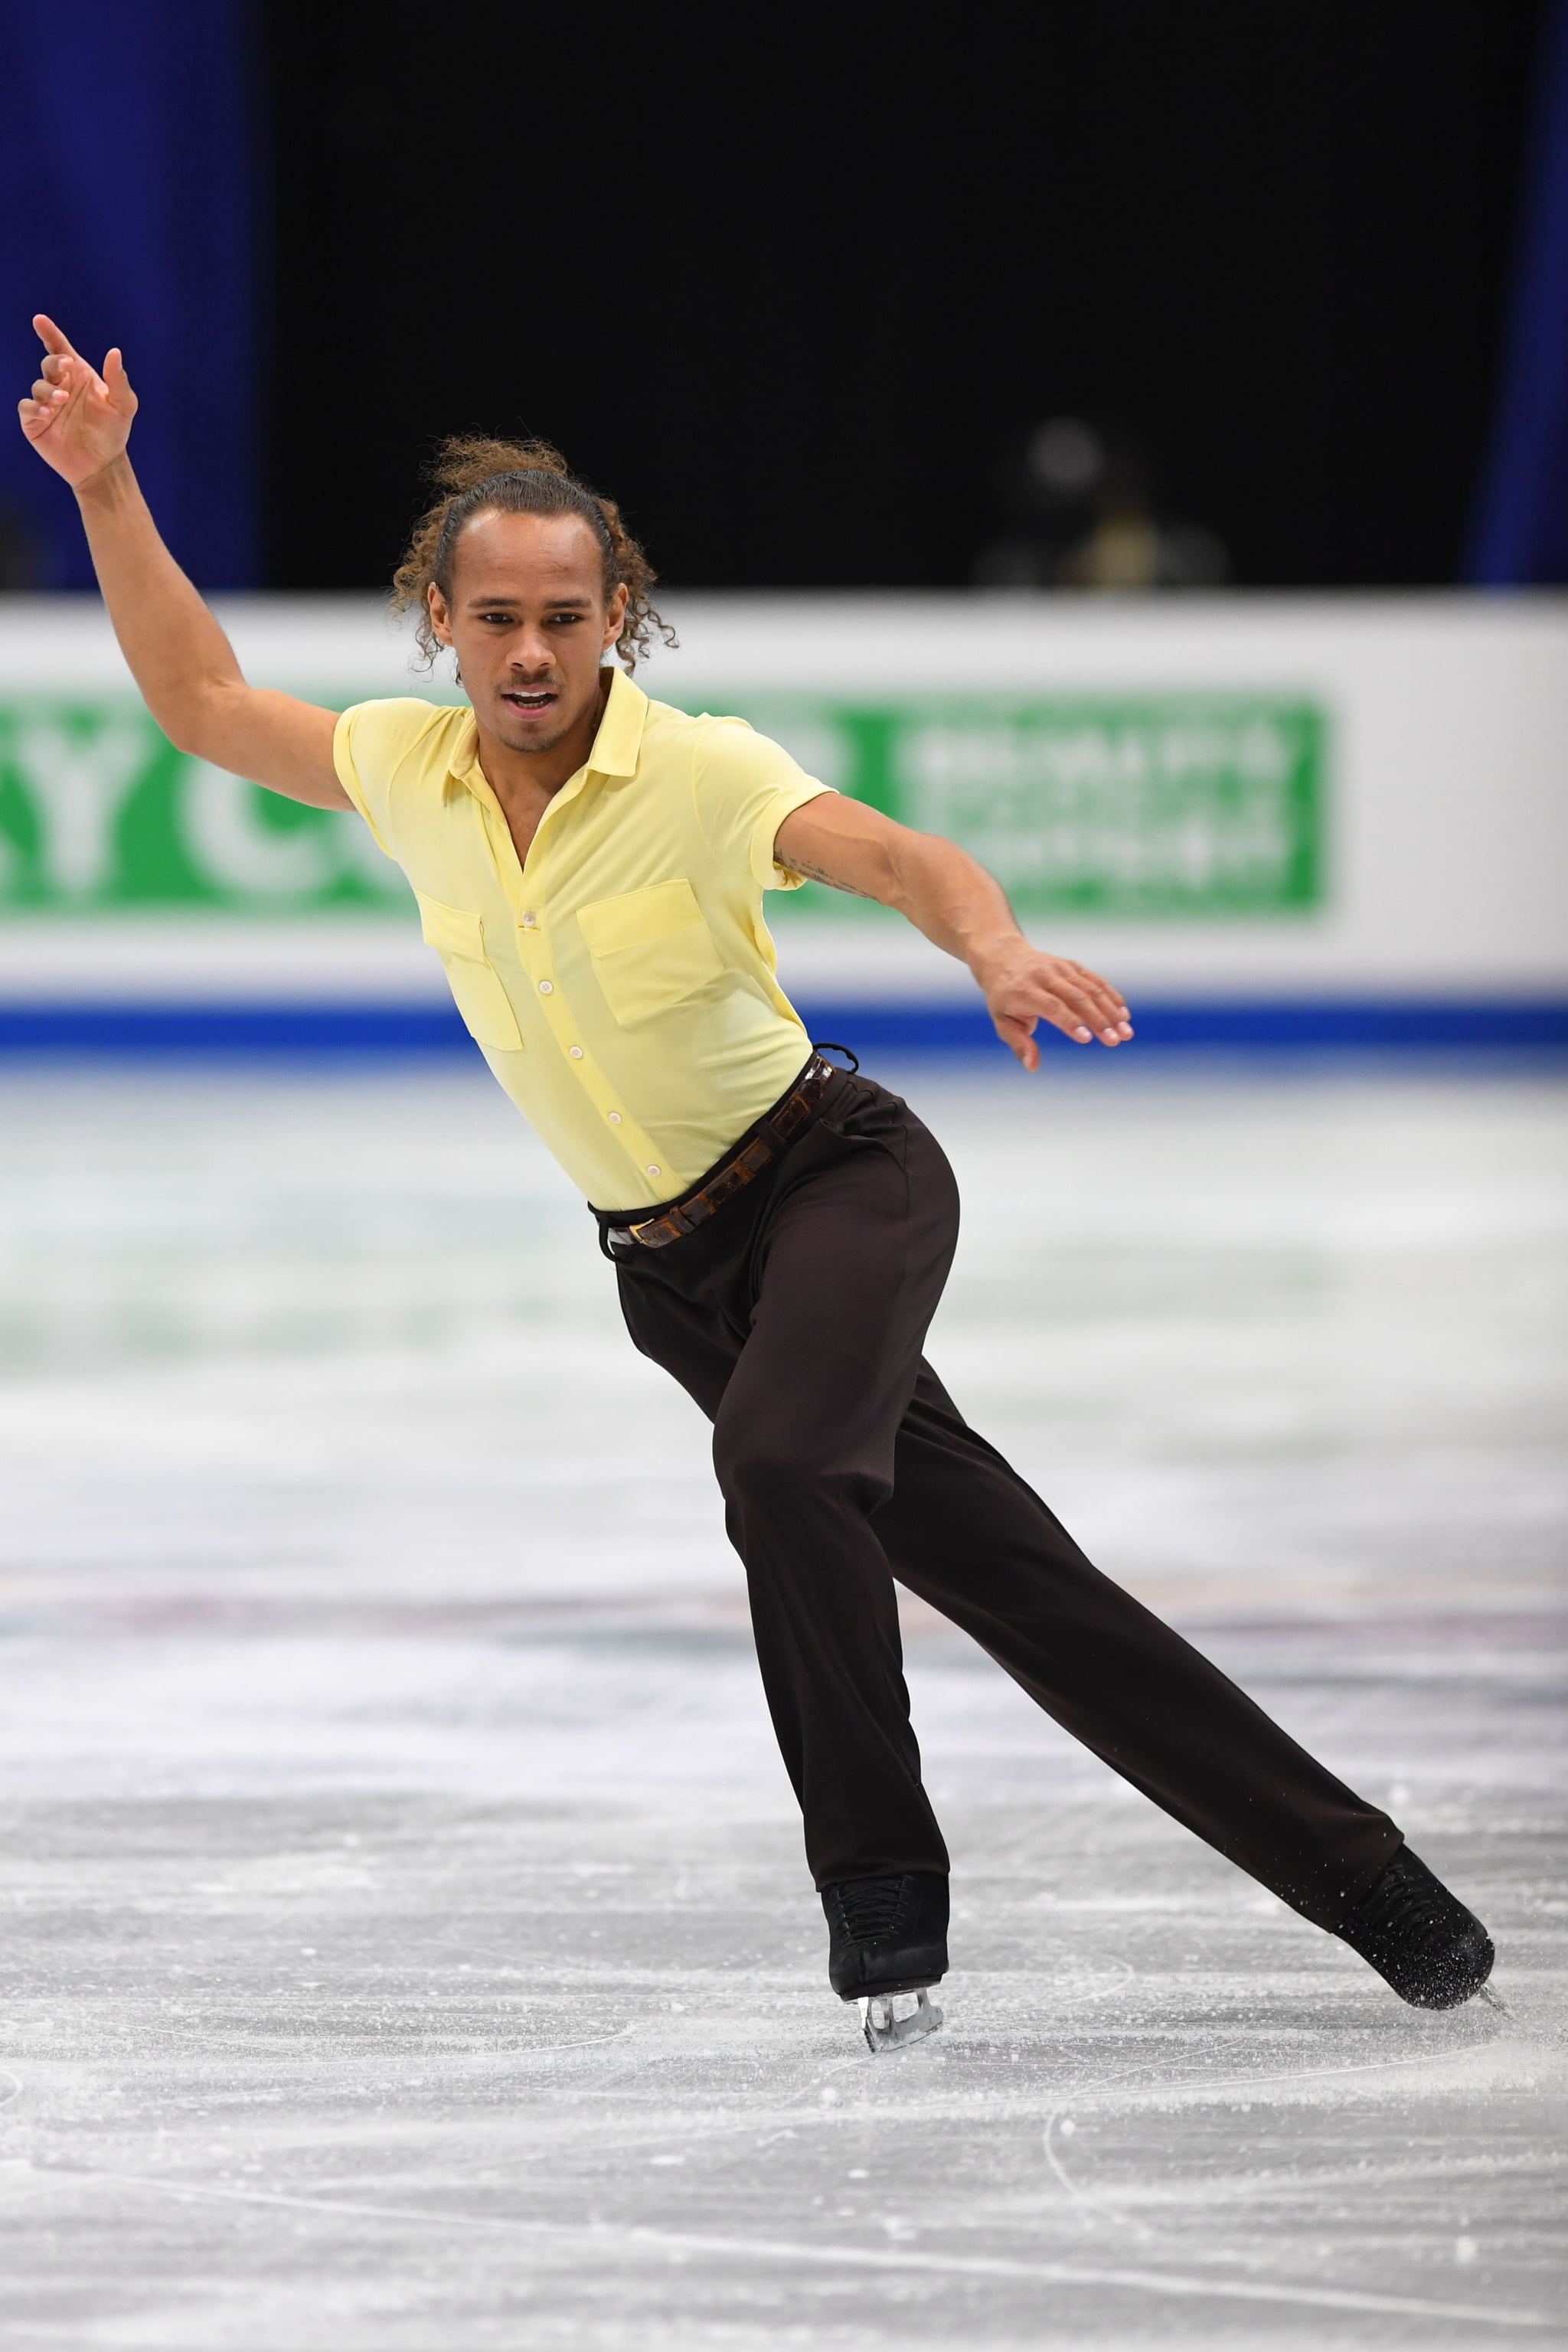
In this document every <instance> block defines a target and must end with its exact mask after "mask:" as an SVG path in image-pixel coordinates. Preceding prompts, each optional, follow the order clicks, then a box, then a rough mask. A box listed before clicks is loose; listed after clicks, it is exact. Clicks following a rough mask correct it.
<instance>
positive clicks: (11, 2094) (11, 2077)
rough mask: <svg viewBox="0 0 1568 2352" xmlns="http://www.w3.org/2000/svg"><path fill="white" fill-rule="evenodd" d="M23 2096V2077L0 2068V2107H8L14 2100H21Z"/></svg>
mask: <svg viewBox="0 0 1568 2352" xmlns="http://www.w3.org/2000/svg"><path fill="white" fill-rule="evenodd" d="M21 2095H22V2083H21V2077H20V2076H19V2075H16V2074H8V2073H7V2072H6V2071H5V2068H4V2067H0V2107H8V2106H9V2105H10V2104H11V2102H12V2100H13V2099H19V2098H20V2097H21Z"/></svg>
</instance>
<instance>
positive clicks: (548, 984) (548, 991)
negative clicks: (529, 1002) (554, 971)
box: [539, 980, 555, 996]
mask: <svg viewBox="0 0 1568 2352" xmlns="http://www.w3.org/2000/svg"><path fill="white" fill-rule="evenodd" d="M539 993H540V994H541V996H553V995H554V993H555V982H553V981H552V980H542V981H541V982H540V983H539Z"/></svg>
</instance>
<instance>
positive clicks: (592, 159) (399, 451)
mask: <svg viewBox="0 0 1568 2352" xmlns="http://www.w3.org/2000/svg"><path fill="white" fill-rule="evenodd" d="M1541 17H1542V11H1541V8H1540V7H1539V6H1538V5H1530V0H1475V5H1468V0H1465V4H1464V5H1456V0H1438V5H1433V0H1373V5H1370V6H1369V5H1366V0H1360V5H1339V0H1318V5H1313V6H1312V7H1310V8H1292V9H1290V10H1289V11H1288V12H1287V11H1285V10H1283V9H1281V8H1279V7H1274V6H1269V5H1258V0H1246V5H1218V0H1183V5H1180V6H1175V5H1170V0H1094V5H1083V0H1076V5H1070V6H1069V5H1037V6H1034V7H1029V8H1011V7H1007V8H1002V7H989V8H987V7H984V6H983V7H979V8H974V9H971V10H969V11H967V12H963V11H958V12H954V13H953V14H952V16H947V15H945V14H944V15H943V16H940V17H931V18H928V17H925V16H911V15H910V14H909V13H907V12H905V11H901V10H900V11H895V10H892V9H853V8H845V7H837V8H827V7H819V6H806V7H795V8H793V9H790V10H781V11H769V12H760V11H755V10H744V9H738V8H734V7H732V6H731V7H726V8H722V9H720V8H717V7H710V6H707V5H691V6H683V7H679V8H677V9H673V10H670V11H667V12H663V13H659V14H655V15H651V16H631V15H629V14H626V13H608V12H595V13H593V14H589V12H587V11H579V12H576V13H574V14H573V15H571V16H564V15H560V14H557V15H552V14H550V13H549V12H545V11H538V10H513V11H501V10H490V9H486V10H476V9H469V10H454V11H450V12H447V13H443V12H439V11H433V10H431V9H430V8H428V7H427V6H411V5H402V0H375V5H359V0H332V5H322V0H269V5H266V6H264V7H263V8H262V9H261V11H260V20H259V27H258V38H259V39H260V41H261V44H262V47H263V51H264V56H263V58H262V60H261V67H262V71H261V85H262V89H263V91H264V110H263V120H262V140H263V163H264V171H266V172H268V173H269V176H270V201H269V207H268V211H269V226H268V240H269V250H268V253H267V257H266V264H267V268H268V283H269V289H270V290H269V295H268V313H267V316H266V322H265V324H266V331H265V339H264V340H265V346H266V349H267V351H268V361H267V364H266V370H265V373H264V379H263V412H262V428H261V429H262V461H263V480H264V501H263V516H264V536H263V577H264V580H265V582H266V584H268V585H269V586H273V587H278V588H295V589H312V588H335V587H358V586H363V585H366V584H369V583H376V582H380V581H383V580H384V579H385V577H386V575H387V574H388V573H389V572H390V571H391V569H392V566H393V564H394V563H395V561H396V558H397V556H398V553H399V551H400V549H401V545H402V541H403V537H404V533H405V526H406V524H407V523H408V521H409V520H410V519H411V517H412V516H413V514H414V513H415V512H416V509H417V508H418V506H419V504H420V503H421V482H420V467H421V464H422V462H423V461H424V459H425V458H426V457H427V456H428V453H429V450H430V447H431V446H432V444H433V442H434V440H435V439H436V438H437V436H439V435H441V434H443V433H445V432H449V431H452V430H456V429H461V428H464V427H471V426H479V427H483V428H486V429H488V430H492V431H507V432H510V431H511V430H513V429H515V428H517V427H520V426H525V427H527V428H528V429H529V430H531V431H532V432H537V433H542V434H544V435H546V436H550V437H552V438H553V439H555V440H557V441H558V442H559V443H560V444H561V445H562V446H563V447H564V449H565V451H566V453H567V456H568V457H570V459H571V460H572V462H573V463H574V466H575V467H577V468H578V469H579V470H580V471H581V472H583V473H584V474H585V475H586V476H587V477H588V478H590V479H591V480H593V481H594V482H595V484H596V485H597V486H598V487H599V488H603V489H605V490H608V491H610V492H611V493H612V494H613V495H615V496H616V497H617V498H619V499H620V500H621V502H622V504H623V506H624V507H625V509H626V512H627V516H628V519H629V520H630V521H631V523H632V525H633V527H634V529H636V530H638V531H639V532H640V533H641V535H642V536H643V537H644V539H645V540H646V541H647V545H648V548H649V551H650V553H651V554H652V556H653V559H654V561H655V562H656V563H657V564H658V567H659V569H660V571H661V572H662V573H663V575H664V577H665V578H666V580H667V581H668V582H670V583H678V584H681V585H692V586H710V585H711V586H717V585H773V584H778V585H797V586H841V587H850V586H869V585H900V586H941V585H948V584H957V583H963V582H966V581H967V580H969V579H970V578H971V576H972V573H973V565H974V562H975V560H976V556H977V553H978V551H980V550H981V549H982V548H983V547H984V545H985V543H986V542H987V541H990V540H992V539H993V538H994V536H995V534H996V532H997V531H998V530H999V529H1001V528H1003V525H1004V515H1003V510H1002V507H1001V505H1000V503H999V493H998V488H997V471H998V466H999V463H1000V462H1001V461H1002V459H1003V458H1004V457H1005V453H1006V451H1007V450H1008V448H1009V447H1010V446H1014V445H1015V444H1016V441H1017V439H1018V437H1019V436H1021V435H1022V434H1023V433H1024V432H1026V430H1027V428H1028V427H1030V426H1031V425H1035V424H1036V423H1037V422H1038V421H1039V420H1040V419H1042V418H1044V417H1047V416H1050V415H1055V414H1058V413H1062V412H1069V413H1074V414H1078V415H1087V416H1089V417H1090V418H1091V419H1093V420H1095V421H1096V422H1098V423H1100V424H1102V425H1103V424H1109V425H1113V426H1120V427H1121V428H1122V429H1123V430H1124V431H1129V432H1131V434H1132V435H1133V436H1136V438H1137V440H1138V441H1139V442H1140V443H1141V444H1142V447H1143V448H1144V450H1145V451H1146V453H1147V455H1148V457H1149V459H1150V462H1151V468H1152V488H1153V494H1154V497H1155V500H1156V503H1157V504H1158V506H1159V508H1160V509H1162V511H1163V512H1164V513H1166V514H1167V515H1170V516H1173V517H1174V518H1176V519H1178V520H1185V521H1188V522H1191V523H1194V524H1198V525H1201V526H1203V527H1205V528H1206V529H1207V530H1210V531H1212V532H1213V533H1215V534H1216V535H1217V537H1218V538H1219V540H1220V541H1223V542H1224V544H1225V547H1226V550H1227V551H1228V554H1229V557H1230V563H1231V576H1232V578H1233V579H1234V580H1235V581H1236V582H1237V583H1238V584H1241V585H1244V586H1304V587H1318V586H1365V587H1379V586H1393V585H1406V584H1421V583H1446V582H1451V581H1453V580H1455V579H1456V578H1458V576H1459V575H1460V573H1461V571H1462V568H1463V559H1464V550H1465V544H1466V540H1467V536H1468V531H1469V529H1470V525H1471V520H1472V515H1473V511H1474V508H1475V501H1476V497H1477V490H1478V483H1479V474H1480V470H1481V467H1482V462H1483V456H1484V450H1485V445H1486V439H1487V430H1488V424H1489V415H1490V411H1491V406H1492V403H1493V399H1494V396H1495V394H1496V391H1497V380H1498V374H1499V365H1500V348H1501V337H1502V331H1503V326H1504V318H1505V310H1506V305H1507V299H1508V294H1509V289H1510V264H1511V257H1512V252H1513V246H1514V234H1515V224H1516V214H1517V212H1518V207H1519V201H1520V195H1521V176H1522V167H1523V163H1524V158H1525V152H1526V145H1527V131H1528V124H1529V116H1530V101H1531V91H1532V84H1533V82H1534V79H1535V75H1536V66H1537V58H1538V50H1539V43H1540V36H1541V31H1542V23H1541ZM268 157H269V163H268V160H267V159H268ZM264 184H265V181H264Z"/></svg>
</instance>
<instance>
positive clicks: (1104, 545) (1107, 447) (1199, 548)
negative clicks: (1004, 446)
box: [974, 416, 1230, 593]
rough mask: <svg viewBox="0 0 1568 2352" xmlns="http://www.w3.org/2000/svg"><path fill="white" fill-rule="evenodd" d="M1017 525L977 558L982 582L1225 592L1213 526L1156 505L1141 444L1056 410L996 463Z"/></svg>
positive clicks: (1226, 568) (1224, 565)
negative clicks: (1166, 515)
mask: <svg viewBox="0 0 1568 2352" xmlns="http://www.w3.org/2000/svg"><path fill="white" fill-rule="evenodd" d="M996 487H997V492H998V495H999V497H1000V499H1001V502H1002V504H1003V507H1004V508H1005V511H1006V513H1007V517H1008V521H1009V528H1008V529H1007V530H1005V532H1004V533H1003V534H1002V536H1001V537H1000V538H998V539H994V540H993V541H991V543H990V545H989V546H987V547H984V548H983V549H982V550H981V552H980V554H979V556H978V557H977V558H976V560H975V565H974V582H975V585H976V586H977V587H980V588H1089V589H1094V590H1100V591H1102V592H1106V593H1110V592H1112V591H1115V590H1118V589H1129V588H1135V589H1147V588H1222V587H1224V585H1225V583H1226V580H1227V579H1228V578H1229V576H1230V559H1229V557H1228V555H1227V554H1226V550H1225V548H1224V547H1223V546H1222V545H1221V543H1220V541H1218V540H1217V539H1216V538H1215V535H1214V533H1213V532H1212V531H1208V530H1201V529H1199V528H1198V526H1196V525H1195V524H1193V523H1182V522H1173V521H1171V520H1165V519H1163V518H1162V517H1160V516H1159V515H1158V514H1157V513H1156V511H1155V509H1154V507H1153V504H1152V499H1151V496H1150V491H1149V481H1148V466H1147V463H1146V460H1145V458H1144V456H1143V452H1142V449H1141V448H1140V446H1139V445H1138V444H1137V442H1136V441H1134V440H1133V439H1132V438H1131V436H1129V435H1127V434H1124V433H1121V432H1119V431H1117V430H1115V429H1114V428H1111V427H1109V426H1101V425H1091V424H1089V423H1088V422H1087V421H1086V420H1085V419H1084V418H1082V417H1080V416H1049V417H1047V418H1046V420H1045V421H1044V423H1043V424H1040V425H1036V426H1035V427H1034V429H1033V431H1032V432H1031V433H1029V434H1028V435H1026V437H1025V439H1024V440H1023V442H1022V443H1021V445H1019V446H1016V448H1014V449H1012V450H1010V451H1009V452H1008V453H1007V455H1006V457H1005V458H1004V459H1003V461H1002V464H1001V465H1000V467H998V469H997V480H996Z"/></svg>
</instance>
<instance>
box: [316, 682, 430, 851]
mask: <svg viewBox="0 0 1568 2352" xmlns="http://www.w3.org/2000/svg"><path fill="white" fill-rule="evenodd" d="M447 715H448V714H447V711H446V710H445V709H443V708H442V707H441V706H439V705H432V704H430V703H428V702H421V701H419V700H417V699H416V698H414V697H412V696H401V697H398V698H395V699H393V700H387V701H378V702H356V703H354V704H353V705H352V706H351V707H350V709H347V710H345V711H344V712H343V714H342V718H341V719H339V720H338V723H337V725H336V727H335V728H334V729H333V730H332V765H333V767H334V768H335V769H336V770H337V775H338V782H339V783H340V784H342V788H343V790H344V792H345V793H347V794H348V796H349V798H350V800H351V801H353V804H354V806H355V808H356V809H358V811H359V813H360V814H361V816H363V819H364V821H365V823H366V824H368V825H369V827H370V829H371V834H372V835H373V837H374V841H375V845H376V847H377V848H378V849H380V850H382V851H383V852H384V854H385V856H388V857H391V858H394V859H395V857H396V856H397V852H396V850H395V848H394V846H393V845H392V832H391V826H390V824H389V822H388V795H389V787H390V785H391V782H392V778H393V774H394V772H395V769H396V768H397V767H398V765H399V763H400V762H401V761H403V760H404V759H405V758H406V756H407V754H408V752H409V751H411V750H412V749H413V748H414V746H415V745H416V743H417V742H418V740H419V739H420V737H421V736H422V735H425V734H427V733H428V732H429V730H430V728H431V726H432V724H433V723H439V721H440V720H441V719H445V718H446V717H447Z"/></svg>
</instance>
